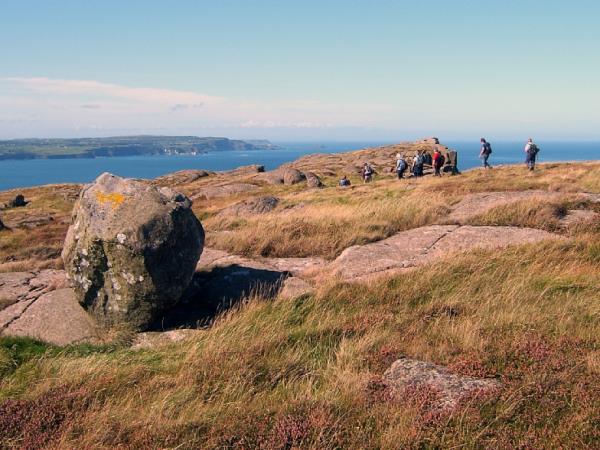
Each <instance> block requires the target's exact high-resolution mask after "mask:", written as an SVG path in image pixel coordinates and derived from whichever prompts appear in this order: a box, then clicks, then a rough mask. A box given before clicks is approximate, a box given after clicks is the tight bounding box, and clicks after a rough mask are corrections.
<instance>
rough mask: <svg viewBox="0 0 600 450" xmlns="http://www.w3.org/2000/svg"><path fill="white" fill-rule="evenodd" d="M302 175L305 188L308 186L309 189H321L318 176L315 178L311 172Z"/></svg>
mask: <svg viewBox="0 0 600 450" xmlns="http://www.w3.org/2000/svg"><path fill="white" fill-rule="evenodd" d="M304 175H305V176H306V186H308V187H309V188H320V187H323V183H322V182H321V179H320V178H319V177H318V176H316V175H315V174H314V173H313V172H306V173H305V174H304Z"/></svg>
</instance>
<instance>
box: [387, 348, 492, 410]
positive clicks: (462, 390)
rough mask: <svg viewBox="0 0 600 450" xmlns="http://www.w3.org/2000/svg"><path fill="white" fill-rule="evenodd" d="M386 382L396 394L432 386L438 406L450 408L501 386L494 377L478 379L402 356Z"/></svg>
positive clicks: (441, 408) (393, 365) (445, 408)
mask: <svg viewBox="0 0 600 450" xmlns="http://www.w3.org/2000/svg"><path fill="white" fill-rule="evenodd" d="M383 381H384V383H385V384H386V385H387V386H388V388H390V389H391V391H392V392H393V393H395V394H399V395H402V394H405V393H406V392H407V389H408V390H409V389H415V388H416V389H419V388H429V389H431V390H433V391H434V392H435V393H436V394H437V398H436V400H435V403H434V405H433V406H434V409H437V410H448V409H453V408H455V407H456V406H457V405H459V403H460V401H461V400H469V397H473V396H474V395H476V394H478V393H489V392H491V391H494V390H497V389H498V388H500V387H501V384H500V383H499V382H498V381H497V380H495V379H490V378H474V377H469V376H461V375H456V374H453V373H451V372H449V371H448V370H447V369H446V368H445V367H442V366H439V365H436V364H432V363H428V362H424V361H418V360H415V359H410V358H402V359H399V360H397V361H395V362H394V363H393V364H392V366H391V367H390V368H389V369H388V370H386V372H385V373H384V375H383Z"/></svg>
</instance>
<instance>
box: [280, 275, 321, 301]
mask: <svg viewBox="0 0 600 450" xmlns="http://www.w3.org/2000/svg"><path fill="white" fill-rule="evenodd" d="M314 291H315V288H314V287H313V286H312V285H311V284H309V283H308V282H307V281H305V280H303V279H302V278H298V277H289V278H286V279H285V281H284V282H283V285H282V287H281V290H280V291H279V297H280V298H286V299H290V300H291V299H295V298H298V297H302V296H303V295H310V294H312V293H313V292H314Z"/></svg>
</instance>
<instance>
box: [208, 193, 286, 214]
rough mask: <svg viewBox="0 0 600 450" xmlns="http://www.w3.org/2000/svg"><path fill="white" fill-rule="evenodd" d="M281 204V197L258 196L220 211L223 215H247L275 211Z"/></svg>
mask: <svg viewBox="0 0 600 450" xmlns="http://www.w3.org/2000/svg"><path fill="white" fill-rule="evenodd" d="M278 204H279V199H278V198H277V197H273V196H264V197H258V198H254V199H251V200H244V201H242V202H240V203H236V204H235V205H232V206H230V207H228V208H225V209H224V210H223V211H221V212H220V214H222V215H233V216H245V215H252V214H266V213H268V212H271V211H273V210H274V209H275V208H276V207H277V205H278Z"/></svg>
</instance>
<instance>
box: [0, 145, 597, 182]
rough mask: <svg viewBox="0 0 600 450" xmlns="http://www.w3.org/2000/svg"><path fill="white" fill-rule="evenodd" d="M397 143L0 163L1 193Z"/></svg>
mask: <svg viewBox="0 0 600 450" xmlns="http://www.w3.org/2000/svg"><path fill="white" fill-rule="evenodd" d="M393 143H394V142H384V141H379V142H378V141H366V142H313V143H307V142H302V143H298V142H275V144H277V145H278V147H279V149H276V150H254V151H229V152H213V153H206V154H200V155H197V156H126V157H113V158H95V159H34V160H8V161H0V190H7V189H13V188H20V187H27V186H36V185H41V184H51V183H85V182H89V181H92V180H94V179H95V178H96V177H97V176H98V175H100V174H101V173H102V172H111V173H114V174H116V175H120V176H124V177H133V178H154V177H157V176H160V175H164V174H167V173H171V172H176V171H178V170H183V169H206V170H229V169H234V168H236V167H239V166H244V165H248V164H262V165H264V166H265V167H266V169H267V170H270V169H274V168H276V167H278V166H279V165H281V164H283V163H286V162H290V161H293V160H295V159H297V158H299V157H301V156H304V155H308V154H312V153H336V152H341V151H348V150H358V149H361V148H366V147H374V146H380V145H386V144H393ZM443 144H445V145H447V146H449V147H451V148H453V149H455V150H458V152H459V159H458V162H459V168H460V169H461V170H466V169H470V168H473V167H477V166H479V165H480V164H481V161H480V160H479V158H478V155H479V141H478V140H474V141H445V140H444V141H443ZM537 144H538V146H539V147H540V149H541V151H540V153H539V155H538V160H539V161H540V162H548V161H586V160H598V159H600V142H543V141H538V142H537ZM492 146H493V153H492V155H491V158H490V163H491V164H492V165H494V164H513V163H521V162H523V160H524V152H523V147H524V142H508V141H504V142H492Z"/></svg>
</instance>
